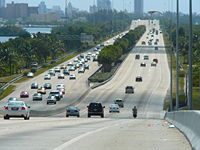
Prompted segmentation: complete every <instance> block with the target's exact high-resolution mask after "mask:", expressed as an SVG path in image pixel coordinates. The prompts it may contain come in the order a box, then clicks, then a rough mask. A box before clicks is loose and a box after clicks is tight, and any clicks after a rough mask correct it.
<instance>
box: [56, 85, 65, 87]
mask: <svg viewBox="0 0 200 150" xmlns="http://www.w3.org/2000/svg"><path fill="white" fill-rule="evenodd" d="M56 88H65V85H64V84H57V85H56Z"/></svg>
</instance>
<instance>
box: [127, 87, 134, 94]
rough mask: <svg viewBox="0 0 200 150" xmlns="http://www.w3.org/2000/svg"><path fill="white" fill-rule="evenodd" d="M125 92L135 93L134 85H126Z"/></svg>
mask: <svg viewBox="0 0 200 150" xmlns="http://www.w3.org/2000/svg"><path fill="white" fill-rule="evenodd" d="M125 93H134V87H133V86H126V88H125Z"/></svg>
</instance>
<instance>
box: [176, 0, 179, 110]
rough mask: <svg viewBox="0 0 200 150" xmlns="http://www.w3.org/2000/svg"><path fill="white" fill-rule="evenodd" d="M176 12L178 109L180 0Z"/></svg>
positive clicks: (177, 103)
mask: <svg viewBox="0 0 200 150" xmlns="http://www.w3.org/2000/svg"><path fill="white" fill-rule="evenodd" d="M176 5H177V12H176V13H177V14H176V22H177V23H176V110H177V111H178V108H179V0H177V4H176Z"/></svg>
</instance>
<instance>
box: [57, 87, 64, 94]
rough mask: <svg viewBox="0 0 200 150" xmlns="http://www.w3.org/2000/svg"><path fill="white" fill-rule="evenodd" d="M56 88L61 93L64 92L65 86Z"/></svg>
mask: <svg viewBox="0 0 200 150" xmlns="http://www.w3.org/2000/svg"><path fill="white" fill-rule="evenodd" d="M57 90H58V91H59V92H62V94H65V88H61V87H58V88H57Z"/></svg>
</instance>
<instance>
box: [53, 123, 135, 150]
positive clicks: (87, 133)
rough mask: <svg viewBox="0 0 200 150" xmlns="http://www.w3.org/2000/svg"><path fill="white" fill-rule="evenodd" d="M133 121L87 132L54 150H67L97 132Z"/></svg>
mask: <svg viewBox="0 0 200 150" xmlns="http://www.w3.org/2000/svg"><path fill="white" fill-rule="evenodd" d="M131 121H132V120H128V121H125V122H121V123H116V124H114V125H110V126H107V127H103V128H100V129H97V130H94V131H90V132H86V133H84V134H82V135H80V136H78V137H75V138H73V139H71V140H69V141H67V142H66V143H64V144H62V145H60V146H58V147H56V148H54V150H64V149H66V148H67V147H69V146H70V145H72V144H74V143H75V142H77V141H79V140H80V139H82V138H84V137H86V136H89V135H91V134H94V133H97V132H100V131H103V130H105V129H108V128H111V127H114V126H120V125H122V124H126V123H128V122H131Z"/></svg>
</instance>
